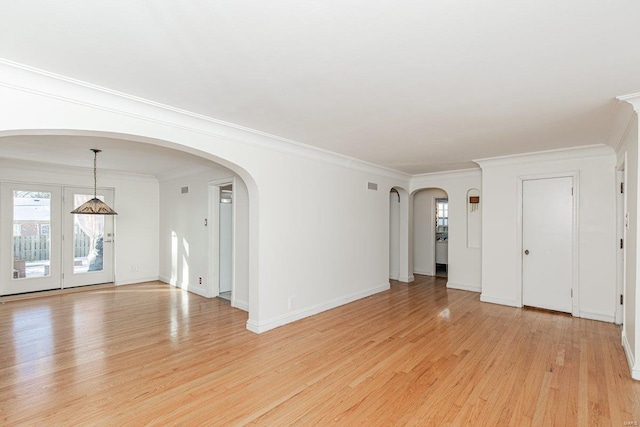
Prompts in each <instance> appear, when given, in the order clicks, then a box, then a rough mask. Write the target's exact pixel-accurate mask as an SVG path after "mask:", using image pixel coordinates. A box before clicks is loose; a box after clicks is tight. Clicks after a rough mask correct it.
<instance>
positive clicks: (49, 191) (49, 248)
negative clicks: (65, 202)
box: [0, 183, 61, 295]
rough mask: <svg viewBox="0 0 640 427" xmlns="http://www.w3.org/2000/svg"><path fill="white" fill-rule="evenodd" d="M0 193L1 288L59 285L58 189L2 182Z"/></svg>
mask: <svg viewBox="0 0 640 427" xmlns="http://www.w3.org/2000/svg"><path fill="white" fill-rule="evenodd" d="M0 193H1V194H0V199H1V202H0V205H1V210H0V218H1V223H0V239H1V243H0V252H1V253H2V254H3V255H2V262H1V264H0V277H1V279H0V283H1V285H0V292H1V293H2V294H3V295H10V294H20V293H25V292H34V291H41V290H47V289H56V288H60V286H61V277H60V250H59V248H60V238H61V235H60V229H61V227H60V225H61V224H60V209H61V189H60V188H59V187H53V186H46V185H31V184H9V183H3V184H2V185H1V186H0Z"/></svg>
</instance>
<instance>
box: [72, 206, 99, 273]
mask: <svg viewBox="0 0 640 427" xmlns="http://www.w3.org/2000/svg"><path fill="white" fill-rule="evenodd" d="M92 198H93V194H75V195H74V206H80V205H81V204H83V203H84V202H86V201H88V200H90V199H92ZM98 199H100V200H102V201H104V197H102V196H98ZM103 235H104V215H74V216H73V256H74V259H73V273H74V274H79V273H87V272H91V271H102V269H103V265H102V249H103V248H102V244H103Z"/></svg>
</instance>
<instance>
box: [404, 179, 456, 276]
mask: <svg viewBox="0 0 640 427" xmlns="http://www.w3.org/2000/svg"><path fill="white" fill-rule="evenodd" d="M413 256H414V258H413V271H414V273H415V274H422V275H426V276H441V277H446V276H447V274H448V266H449V195H448V194H447V192H446V191H444V190H443V189H441V188H426V189H421V190H418V191H416V192H415V193H414V194H413Z"/></svg>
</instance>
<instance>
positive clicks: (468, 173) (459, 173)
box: [411, 167, 482, 180]
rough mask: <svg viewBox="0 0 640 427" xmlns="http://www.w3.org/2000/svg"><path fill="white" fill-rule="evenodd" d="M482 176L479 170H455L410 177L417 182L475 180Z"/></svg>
mask: <svg viewBox="0 0 640 427" xmlns="http://www.w3.org/2000/svg"><path fill="white" fill-rule="evenodd" d="M481 175H482V171H481V170H480V168H479V167H478V168H473V169H456V170H452V171H439V172H428V173H421V174H418V175H413V176H412V177H411V179H412V180H418V179H421V178H428V179H429V178H448V179H451V178H475V177H478V176H481Z"/></svg>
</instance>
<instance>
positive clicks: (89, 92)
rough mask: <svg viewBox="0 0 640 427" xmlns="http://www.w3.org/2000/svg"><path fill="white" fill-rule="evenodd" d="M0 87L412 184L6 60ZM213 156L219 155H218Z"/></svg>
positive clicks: (365, 165)
mask: <svg viewBox="0 0 640 427" xmlns="http://www.w3.org/2000/svg"><path fill="white" fill-rule="evenodd" d="M0 86H4V87H7V88H11V89H14V90H19V91H25V92H29V93H33V94H37V95H40V96H45V97H49V98H53V99H57V100H62V101H66V102H71V103H75V104H78V105H82V106H85V107H90V108H96V109H101V110H104V111H109V112H112V113H116V114H120V115H123V116H129V117H133V118H137V119H143V120H147V121H150V122H155V123H161V124H163V125H166V126H171V127H175V128H179V129H184V130H188V131H191V132H195V133H200V134H205V135H209V136H212V137H216V138H221V139H225V140H227V141H230V142H235V143H241V144H247V145H251V146H256V147H260V148H263V149H268V150H273V151H278V152H281V153H284V154H288V155H293V156H298V157H303V158H306V159H310V160H316V161H320V162H323V163H329V164H333V165H337V166H342V167H345V168H348V169H355V170H358V171H361V172H366V173H369V174H373V175H378V176H382V177H387V178H392V179H398V180H402V181H406V180H409V179H410V177H411V175H409V174H407V173H404V172H400V171H397V170H394V169H390V168H385V167H382V166H378V165H375V164H373V163H369V162H366V161H364V160H360V159H356V158H353V157H349V156H345V155H342V154H339V153H335V152H332V151H329V150H326V149H322V148H317V147H313V146H310V145H307V144H303V143H301V142H297V141H293V140H289V139H285V138H282V137H279V136H276V135H271V134H268V133H265V132H261V131H258V130H255V129H250V128H247V127H243V126H239V125H235V124H233V123H229V122H224V121H222V120H218V119H214V118H211V117H207V116H204V115H201V114H197V113H193V112H190V111H186V110H182V109H179V108H175V107H171V106H169V105H165V104H160V103H158V102H154V101H150V100H148V99H143V98H139V97H136V96H132V95H128V94H126V93H122V92H118V91H114V90H111V89H107V88H104V87H100V86H97V85H93V84H90V83H87V82H83V81H80V80H75V79H71V78H69V77H65V76H61V75H59V74H55V73H50V72H47V71H44V70H40V69H37V68H34V67H29V66H27V65H24V64H19V63H16V62H13V61H9V60H6V59H3V58H0ZM211 154H214V155H215V153H211Z"/></svg>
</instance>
